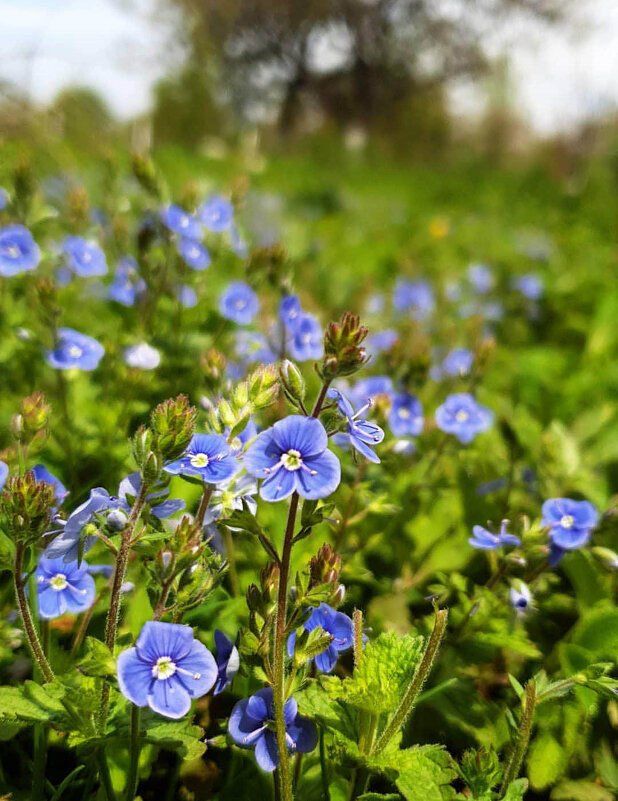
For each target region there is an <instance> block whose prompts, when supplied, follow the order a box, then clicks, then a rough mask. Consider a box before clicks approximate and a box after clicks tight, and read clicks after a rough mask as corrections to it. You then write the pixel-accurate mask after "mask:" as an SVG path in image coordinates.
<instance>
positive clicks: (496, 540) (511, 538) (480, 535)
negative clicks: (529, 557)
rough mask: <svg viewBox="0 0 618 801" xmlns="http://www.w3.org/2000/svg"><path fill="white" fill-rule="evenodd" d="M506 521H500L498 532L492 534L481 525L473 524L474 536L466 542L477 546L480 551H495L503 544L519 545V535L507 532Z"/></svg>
mask: <svg viewBox="0 0 618 801" xmlns="http://www.w3.org/2000/svg"><path fill="white" fill-rule="evenodd" d="M508 522H509V521H508V520H503V521H502V523H501V524H500V533H499V534H492V533H491V531H488V530H487V529H486V528H483V526H474V527H473V528H472V533H473V534H474V536H473V537H470V539H469V540H468V542H469V543H470V545H471V546H472V547H473V548H478V549H479V550H480V551H496V550H497V549H498V548H503V547H504V546H505V545H519V543H520V540H519V537H516V536H515V535H514V534H509V533H508V531H507V530H506V527H507V525H508Z"/></svg>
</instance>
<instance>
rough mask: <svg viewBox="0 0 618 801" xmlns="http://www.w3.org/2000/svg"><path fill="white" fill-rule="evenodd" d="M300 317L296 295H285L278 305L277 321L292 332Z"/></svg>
mask: <svg viewBox="0 0 618 801" xmlns="http://www.w3.org/2000/svg"><path fill="white" fill-rule="evenodd" d="M301 315H302V309H301V306H300V300H299V299H298V295H286V296H285V297H284V298H282V299H281V303H280V304H279V319H280V320H281V322H282V323H283V324H284V325H285V327H286V328H289V329H290V330H294V328H295V327H296V325H297V324H298V320H299V318H300V317H301Z"/></svg>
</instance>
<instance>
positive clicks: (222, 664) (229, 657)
mask: <svg viewBox="0 0 618 801" xmlns="http://www.w3.org/2000/svg"><path fill="white" fill-rule="evenodd" d="M215 646H216V648H217V656H216V661H217V680H216V682H215V688H214V690H213V695H219V693H222V692H223V691H224V690H225V689H226V687H229V686H230V684H231V683H232V682H233V681H234V676H235V675H236V674H237V673H238V668H239V667H240V657H239V655H238V648H236V646H235V645H234V643H233V642H232V641H231V640H230V639H229V638H228V637H226V636H225V634H224V633H223V632H222V631H219V630H216V631H215Z"/></svg>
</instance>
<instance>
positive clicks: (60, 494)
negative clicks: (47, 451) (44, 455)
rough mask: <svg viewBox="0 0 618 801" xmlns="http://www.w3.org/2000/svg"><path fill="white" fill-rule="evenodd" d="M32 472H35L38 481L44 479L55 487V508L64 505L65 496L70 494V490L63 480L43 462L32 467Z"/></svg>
mask: <svg viewBox="0 0 618 801" xmlns="http://www.w3.org/2000/svg"><path fill="white" fill-rule="evenodd" d="M32 472H33V473H34V477H35V479H36V480H37V481H44V482H45V483H46V484H50V485H51V486H52V487H53V488H54V500H55V502H56V503H55V507H54V508H55V509H58V507H59V506H62V503H63V502H64V500H65V498H66V497H67V495H68V494H69V491H68V490H67V488H66V487H65V486H64V484H63V483H62V481H60V479H59V478H56V476H55V475H54V474H53V473H50V472H49V470H48V469H47V468H46V467H45V465H43V464H35V465H34V467H33V468H32Z"/></svg>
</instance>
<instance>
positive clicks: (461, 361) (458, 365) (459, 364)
mask: <svg viewBox="0 0 618 801" xmlns="http://www.w3.org/2000/svg"><path fill="white" fill-rule="evenodd" d="M473 362H474V354H473V353H472V351H471V350H468V349H467V348H455V349H454V350H452V351H450V352H449V353H448V354H447V355H446V358H445V359H444V361H443V362H442V369H443V370H444V372H445V373H446V374H447V375H451V376H459V377H462V376H465V375H468V373H469V372H470V370H471V369H472V363H473Z"/></svg>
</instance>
